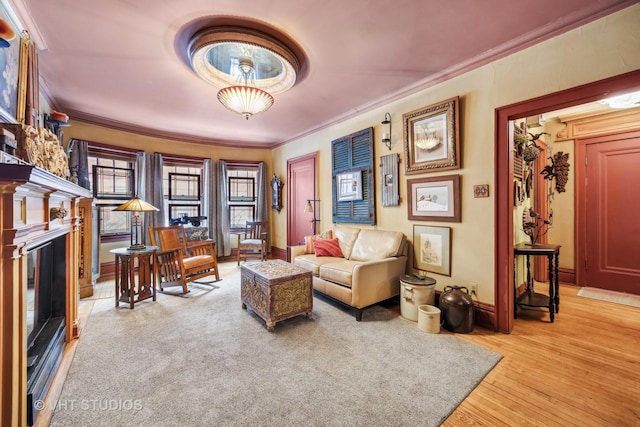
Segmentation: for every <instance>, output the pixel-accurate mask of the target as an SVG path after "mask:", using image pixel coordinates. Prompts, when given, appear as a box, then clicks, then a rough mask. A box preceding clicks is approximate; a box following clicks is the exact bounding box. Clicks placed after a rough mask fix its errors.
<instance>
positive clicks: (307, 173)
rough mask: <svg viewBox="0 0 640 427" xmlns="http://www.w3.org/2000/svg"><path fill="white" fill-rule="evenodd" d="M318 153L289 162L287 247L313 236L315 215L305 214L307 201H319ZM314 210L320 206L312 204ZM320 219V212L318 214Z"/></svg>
mask: <svg viewBox="0 0 640 427" xmlns="http://www.w3.org/2000/svg"><path fill="white" fill-rule="evenodd" d="M317 157H318V154H317V153H313V154H311V155H307V156H304V157H298V158H295V159H291V160H289V161H288V162H287V176H288V180H289V185H288V188H287V245H288V246H291V245H297V244H300V243H301V242H304V236H307V235H310V234H313V221H312V220H313V213H311V212H305V206H306V205H307V200H311V199H318V196H317V194H318V191H317V184H316V183H317ZM312 205H313V208H314V209H315V208H316V207H319V204H312ZM316 215H317V216H316V218H320V212H317V213H316Z"/></svg>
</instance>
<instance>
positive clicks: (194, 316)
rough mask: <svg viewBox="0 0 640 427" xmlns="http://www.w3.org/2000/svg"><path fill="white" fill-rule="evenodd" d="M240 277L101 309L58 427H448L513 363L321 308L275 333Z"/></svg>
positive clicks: (403, 324)
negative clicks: (246, 305)
mask: <svg viewBox="0 0 640 427" xmlns="http://www.w3.org/2000/svg"><path fill="white" fill-rule="evenodd" d="M239 271H240V270H239V268H235V269H233V271H230V270H227V271H225V273H224V274H223V277H222V280H221V281H219V282H216V283H215V285H216V286H215V287H214V288H211V289H210V290H207V291H206V292H202V293H200V294H199V296H198V297H197V298H180V297H175V296H170V295H164V294H159V295H158V300H157V302H152V301H151V300H147V301H144V302H141V303H140V304H137V305H136V306H135V308H134V309H133V310H130V309H128V308H122V307H120V308H117V309H116V308H115V307H114V304H113V301H112V300H111V299H101V300H96V301H95V303H94V308H93V311H92V313H91V315H90V317H89V319H88V321H87V325H86V327H85V328H84V330H83V331H82V336H81V338H80V342H79V343H78V346H77V351H76V355H75V358H74V360H73V362H72V365H71V368H70V372H69V375H68V376H67V379H66V381H65V384H64V386H63V390H62V394H61V396H60V398H59V400H58V402H57V405H56V410H55V412H54V416H53V419H52V422H51V425H52V426H60V425H69V426H70V425H74V426H76V425H91V426H114V425H117V426H176V425H180V426H213V425H224V426H247V425H251V426H282V425H305V426H307V425H310V426H346V425H348V426H364V425H385V426H386V425H421V426H437V425H439V424H440V423H442V421H443V420H445V419H446V417H447V416H448V415H449V414H450V413H451V412H452V411H453V410H454V409H455V408H456V407H457V406H458V405H459V404H460V402H462V400H464V398H465V397H466V396H467V395H468V394H469V393H470V392H471V391H472V390H473V389H474V388H475V387H476V385H477V384H478V383H479V382H480V381H482V379H483V378H484V377H485V375H486V374H487V373H488V372H489V371H490V370H491V369H492V368H493V367H494V366H495V365H496V363H498V361H499V360H500V359H501V356H500V355H499V354H497V353H494V352H492V351H490V350H487V349H484V348H481V347H478V346H476V345H474V344H471V343H469V342H467V341H464V340H462V339H459V338H457V337H456V336H455V335H453V334H450V333H441V334H428V333H425V332H422V331H421V330H419V329H418V327H417V324H416V323H415V322H411V321H408V320H406V319H404V318H402V317H401V316H400V315H399V314H398V313H397V312H395V311H394V310H389V309H386V308H383V307H379V306H376V307H373V308H372V309H369V310H366V311H365V312H364V315H363V318H362V321H361V322H356V321H355V318H354V316H353V315H352V314H351V313H349V312H347V311H345V310H344V309H342V308H340V307H338V306H336V305H334V304H332V303H329V302H326V301H325V300H324V299H321V298H314V306H313V315H312V316H311V318H307V317H306V316H304V315H303V316H298V317H295V318H292V319H289V320H286V321H283V322H280V323H278V324H277V325H276V327H275V331H274V332H268V331H267V329H266V326H265V324H264V321H262V320H261V319H260V318H259V317H258V316H256V315H255V314H254V313H252V312H251V311H247V310H243V309H242V307H241V302H240V285H239V282H240V280H239V278H240V274H239ZM194 293H195V292H194Z"/></svg>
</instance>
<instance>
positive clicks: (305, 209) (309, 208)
mask: <svg viewBox="0 0 640 427" xmlns="http://www.w3.org/2000/svg"><path fill="white" fill-rule="evenodd" d="M304 211H305V212H313V207H312V206H311V200H307V204H306V206H305V207H304Z"/></svg>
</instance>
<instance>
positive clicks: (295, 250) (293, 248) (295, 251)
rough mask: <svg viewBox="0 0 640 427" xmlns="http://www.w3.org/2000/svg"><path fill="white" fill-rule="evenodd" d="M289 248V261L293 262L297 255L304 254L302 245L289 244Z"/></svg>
mask: <svg viewBox="0 0 640 427" xmlns="http://www.w3.org/2000/svg"><path fill="white" fill-rule="evenodd" d="M290 250H291V252H290V255H291V262H293V260H294V259H296V257H297V256H298V255H304V245H296V246H290Z"/></svg>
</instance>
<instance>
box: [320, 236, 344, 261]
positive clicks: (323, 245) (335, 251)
mask: <svg viewBox="0 0 640 427" xmlns="http://www.w3.org/2000/svg"><path fill="white" fill-rule="evenodd" d="M313 247H314V249H315V251H316V256H317V257H323V256H331V257H342V251H341V250H340V243H339V242H338V239H328V240H316V241H315V242H314V244H313Z"/></svg>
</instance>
